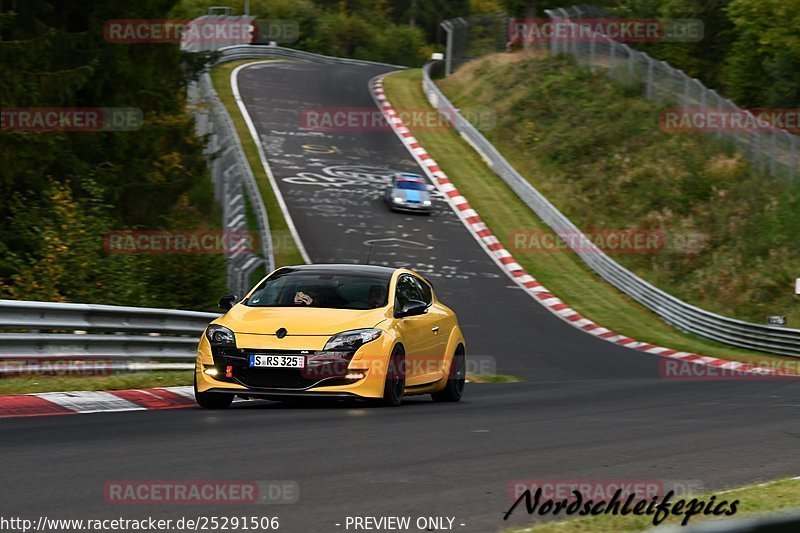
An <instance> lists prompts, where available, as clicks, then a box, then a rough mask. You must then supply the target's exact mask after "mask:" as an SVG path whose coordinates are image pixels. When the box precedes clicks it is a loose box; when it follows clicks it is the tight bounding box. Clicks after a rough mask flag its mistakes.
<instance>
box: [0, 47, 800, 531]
mask: <svg viewBox="0 0 800 533" xmlns="http://www.w3.org/2000/svg"><path fill="white" fill-rule="evenodd" d="M384 71H385V69H383V68H381V67H377V66H342V65H336V66H333V65H322V64H312V63H300V62H284V61H276V62H269V63H260V64H255V65H253V66H249V67H246V68H243V69H241V70H240V71H239V74H238V83H239V89H240V92H241V95H242V98H243V101H244V103H245V105H246V108H247V110H248V112H249V114H250V115H251V117H252V119H253V122H254V124H255V127H256V130H257V132H258V136H259V140H260V142H262V143H263V145H264V147H265V149H266V153H267V155H268V157H269V163H270V166H271V169H272V172H273V174H274V176H275V179H276V181H277V183H278V186H279V188H280V191H281V194H282V196H283V197H284V199H285V201H286V205H287V207H288V210H289V212H290V213H291V216H292V219H293V220H294V223H295V226H296V228H297V231H298V233H299V235H300V237H301V238H302V240H303V242H304V244H305V247H306V249H307V251H308V254H309V256H310V257H311V259H312V260H313V261H315V262H364V261H365V260H366V257H367V250H368V245H366V244H365V242H367V241H374V242H373V248H372V254H371V258H370V259H371V262H373V263H378V264H390V265H399V264H403V265H409V266H411V267H412V268H416V269H418V270H419V271H420V272H421V273H423V274H424V275H426V276H427V277H429V278H430V279H431V281H432V282H433V283H434V285H435V287H436V289H437V292H438V293H439V295H440V297H441V298H442V299H443V300H444V301H445V302H446V303H447V304H448V305H450V306H451V307H453V308H454V309H455V310H456V312H457V313H458V315H459V318H460V321H461V323H462V327H463V328H464V332H465V335H466V337H467V342H468V344H469V346H468V352H469V353H470V354H472V355H485V356H491V357H494V358H495V360H496V361H497V371H498V372H500V373H511V374H516V375H520V376H522V377H524V378H526V382H524V383H515V384H497V385H472V386H468V387H467V390H466V394H465V397H464V400H463V401H462V402H461V403H459V404H454V405H441V404H433V403H432V402H430V401H428V400H427V399H411V400H410V401H408V402H407V405H405V406H403V407H401V408H399V409H367V408H364V407H362V406H360V405H344V406H339V405H336V406H334V405H329V406H324V407H310V408H294V409H288V408H284V407H282V406H280V405H278V404H273V403H269V402H244V404H243V405H240V406H236V407H234V408H232V409H230V410H228V411H226V412H224V413H216V412H208V411H201V410H199V409H183V410H174V411H169V410H165V411H152V412H131V413H109V414H96V415H90V416H76V417H55V418H39V419H32V418H31V419H16V420H15V419H9V420H2V421H0V432H2V441H0V450H1V451H2V453H3V457H4V459H5V464H4V472H3V476H2V478H1V479H0V489H1V490H2V493H3V495H4V498H3V500H2V503H0V515H5V516H9V515H15V516H26V517H36V516H39V515H43V514H44V515H47V516H50V517H56V516H58V517H70V516H71V517H76V518H99V517H112V516H120V515H122V516H126V517H137V516H147V515H150V516H157V517H165V518H167V517H170V518H175V517H179V516H187V515H198V514H205V515H207V516H208V515H217V516H219V515H238V516H242V515H248V516H252V515H270V514H271V515H278V516H280V517H281V530H282V531H337V530H343V527H341V526H338V527H337V526H336V524H337V523H339V524H343V523H344V520H345V517H347V516H355V515H360V516H365V515H366V516H381V515H383V516H386V515H409V516H413V517H417V516H431V515H432V516H452V517H455V519H456V521H455V523H456V527H455V529H456V530H458V531H476V532H485V531H495V530H498V529H500V528H501V527H503V526H505V525H508V524H507V523H504V522H503V521H502V515H503V513H504V512H505V510H506V509H507V508H508V507H509V505H510V503H511V501H510V499H509V494H508V490H509V484H510V483H511V482H512V481H513V480H520V479H573V480H574V479H617V480H621V479H622V480H624V479H627V480H635V479H671V480H675V479H682V480H694V481H698V482H699V483H700V484H702V485H703V486H705V487H707V488H712V489H713V488H719V487H724V486H728V485H732V484H741V483H746V482H751V481H755V480H764V479H770V478H775V477H780V476H785V475H791V474H796V473H797V472H798V470H800V459H798V458H797V455H796V453H795V450H796V447H797V442H798V440H797V439H798V436H800V431H798V430H796V429H795V428H793V425H792V424H791V421H792V420H793V419H794V416H796V414H797V412H798V408H800V393H798V390H797V386H796V384H795V383H793V382H779V381H764V382H742V381H727V382H721V381H717V382H685V381H669V380H664V379H661V377H660V375H659V366H658V359H657V357H654V356H651V355H647V354H643V353H639V352H634V351H632V350H628V349H625V348H622V347H619V346H615V345H612V344H609V343H606V342H604V341H601V340H598V339H595V338H593V337H591V336H589V335H586V334H584V333H581V332H580V331H577V330H575V329H574V328H572V327H570V326H569V325H567V324H565V323H563V322H562V321H561V320H559V319H557V318H556V317H554V316H553V315H551V314H550V313H549V312H548V311H546V310H545V309H543V308H542V307H540V306H539V305H538V304H537V303H536V302H534V301H533V300H532V299H530V298H529V297H528V296H527V295H525V294H524V293H523V292H522V291H520V290H519V289H517V288H515V286H514V285H513V284H512V283H511V282H510V280H509V279H508V278H506V277H505V275H504V274H503V273H502V272H501V271H500V270H499V269H498V268H497V266H496V265H495V264H494V263H493V262H492V261H491V259H490V258H489V257H487V256H486V255H485V253H484V252H483V250H482V249H481V248H480V247H479V246H478V244H477V243H476V242H475V241H474V239H473V238H472V237H471V236H470V235H469V234H468V232H467V231H466V229H465V228H464V227H463V226H462V225H461V223H460V221H459V220H458V219H457V218H456V217H455V215H454V214H453V213H452V212H450V211H449V209H448V208H447V207H446V206H445V205H444V203H443V202H439V205H438V209H437V211H436V214H435V215H434V216H432V217H415V216H407V215H399V214H394V213H390V212H388V211H387V209H386V208H385V206H384V205H383V204H382V203H381V201H380V199H379V197H378V196H379V193H380V190H381V189H382V182H381V180H380V175H381V173H383V172H385V171H386V170H389V169H391V170H406V171H418V169H417V168H416V165H415V163H414V162H413V160H412V159H411V157H410V156H409V154H408V153H407V152H406V151H405V149H404V148H403V146H402V145H401V144H400V143H399V141H398V140H397V138H396V137H395V135H394V134H393V133H392V132H391V131H390V130H388V129H385V130H382V131H370V132H358V131H340V132H311V131H307V130H304V129H303V128H302V127H301V122H300V120H301V119H300V113H301V111H302V110H303V109H306V108H318V107H330V108H372V107H373V105H374V104H373V103H372V100H371V98H370V95H369V92H368V88H367V82H368V80H369V79H371V78H372V77H373V76H375V75H376V74H379V73H381V72H384ZM454 178H455V179H457V177H454ZM323 183H327V185H324V184H323ZM331 183H336V184H337V185H331ZM386 239H395V240H388V241H387V240H386ZM379 243H381V244H379ZM118 479H172V480H175V479H242V480H268V479H280V480H295V481H297V483H298V484H299V487H300V500H299V502H298V503H296V504H293V505H281V506H278V505H275V506H248V507H247V508H246V509H243V508H242V507H239V506H236V507H232V506H222V505H217V506H212V507H197V506H188V505H183V506H176V505H147V506H130V505H128V506H119V505H110V504H108V503H106V501H105V499H104V497H103V487H104V485H105V483H107V482H108V481H109V480H118ZM529 522H530V519H529V518H528V517H527V516H523V515H522V514H520V513H516V514H515V515H513V516H512V520H511V523H512V524H525V523H529ZM461 523H463V524H465V525H464V526H460V525H459V524H461Z"/></svg>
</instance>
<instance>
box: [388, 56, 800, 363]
mask: <svg viewBox="0 0 800 533" xmlns="http://www.w3.org/2000/svg"><path fill="white" fill-rule="evenodd" d="M384 87H385V90H386V94H387V96H388V98H389V99H390V101H391V102H392V104H393V105H394V107H395V108H396V109H397V110H398V111H402V110H418V109H425V108H426V107H428V102H427V100H426V99H425V96H424V94H423V92H422V88H421V73H420V71H419V70H407V71H403V72H398V73H394V74H391V75H390V76H387V77H386V79H385V81H384ZM553 90H554V91H555V90H556V88H554V89H553ZM413 133H414V136H415V137H416V138H417V139H419V140H420V142H421V143H422V144H423V145H424V146H425V148H426V149H427V150H428V152H430V154H431V156H432V157H433V158H434V159H436V161H437V162H438V163H439V164H440V165H441V166H442V169H443V170H444V171H445V172H446V173H447V175H448V176H449V177H450V179H451V180H452V181H453V183H454V184H455V186H456V187H458V189H459V190H460V191H461V192H462V193H463V194H464V195H465V196H466V197H467V199H469V202H470V204H471V205H472V207H474V208H475V209H476V210H477V211H478V213H479V214H480V215H481V218H482V219H483V220H484V222H486V223H487V224H488V226H489V228H490V229H491V230H492V231H493V233H494V234H495V235H496V236H497V237H498V239H500V240H501V241H502V243H503V245H504V246H505V247H506V248H508V249H509V250H512V253H513V254H514V257H515V258H516V259H517V261H518V262H519V263H520V264H522V266H523V267H525V269H526V270H527V271H528V272H529V273H530V274H531V275H533V276H534V277H536V278H537V279H538V280H539V281H540V282H541V283H543V284H544V285H545V286H546V287H547V288H548V289H550V290H551V291H552V292H553V293H554V294H556V295H557V296H558V297H559V298H561V299H562V300H564V301H565V302H566V303H567V304H569V305H570V306H572V307H573V308H575V309H577V310H578V311H579V312H580V313H581V314H583V315H584V316H586V317H588V318H590V319H592V320H594V321H596V322H597V323H599V324H601V325H603V326H605V327H607V328H610V329H612V330H614V331H616V332H618V333H622V334H625V335H628V336H630V337H633V338H634V339H637V340H641V341H646V342H649V343H653V344H658V345H661V346H666V347H669V348H674V349H677V350H683V351H690V352H696V353H701V354H704V355H710V356H717V357H722V358H727V359H735V360H742V361H755V362H757V361H759V360H765V359H770V360H775V359H787V360H788V359H790V358H782V357H780V356H761V355H758V354H756V353H754V352H751V351H748V350H743V349H737V348H732V347H728V346H723V345H721V344H718V343H715V342H712V341H708V340H705V339H700V338H698V337H695V336H692V335H687V334H684V333H681V332H679V331H677V330H676V329H674V328H672V327H671V326H669V325H667V324H666V323H665V322H663V321H662V320H661V319H659V318H658V317H657V316H656V315H654V314H653V313H651V312H650V311H648V310H647V309H645V308H644V307H642V306H641V305H639V304H638V303H636V302H635V301H634V300H632V299H631V298H629V297H627V296H626V295H624V294H623V293H621V292H620V291H618V290H617V289H615V288H614V287H612V286H611V285H609V284H608V283H606V282H605V281H603V280H602V279H601V278H600V277H599V276H597V275H596V274H594V273H593V272H592V271H590V270H589V269H588V267H586V266H585V264H584V263H583V262H582V261H581V260H580V259H579V258H578V257H577V256H576V255H574V254H567V253H539V254H517V253H514V252H513V242H511V240H512V238H511V234H512V232H514V231H517V230H541V231H549V230H548V228H547V226H546V225H545V224H544V223H543V222H542V221H541V220H540V219H539V218H538V217H537V216H536V215H535V214H534V213H533V212H532V211H531V210H530V209H529V208H528V206H527V205H525V204H524V203H523V202H522V200H520V199H519V197H518V196H517V195H516V194H515V193H514V192H513V191H512V190H511V189H510V188H508V186H507V185H506V184H505V183H504V182H503V181H502V180H501V179H500V178H499V177H497V176H496V175H495V174H494V173H493V172H492V171H491V170H490V169H489V168H488V167H487V166H486V165H485V164H484V162H483V160H482V159H481V158H480V156H479V155H478V154H477V153H476V152H475V151H474V150H473V149H472V148H471V147H470V146H469V145H468V144H467V143H466V142H465V141H464V140H463V139H462V138H461V137H460V136H459V135H458V134H457V133H456V132H455V131H454V130H451V129H436V128H430V129H415V130H413ZM504 153H505V151H504ZM506 155H507V154H506ZM512 162H513V161H512Z"/></svg>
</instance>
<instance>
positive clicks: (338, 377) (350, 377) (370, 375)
mask: <svg viewBox="0 0 800 533" xmlns="http://www.w3.org/2000/svg"><path fill="white" fill-rule="evenodd" d="M243 337H244V339H245V342H244V343H240V344H243V345H245V346H251V347H248V348H241V349H237V350H233V349H229V350H232V351H229V352H228V353H221V352H220V350H218V349H215V350H212V349H211V346H210V345H209V344H208V341H207V340H206V339H205V337H204V338H203V340H202V341H201V342H200V345H199V346H198V354H197V362H196V365H195V375H196V378H197V390H198V391H200V392H209V391H212V392H221V391H224V392H228V393H232V394H238V395H241V396H252V397H264V398H268V397H287V396H334V397H361V398H380V397H382V396H383V386H384V382H385V381H386V372H387V363H388V355H387V354H389V353H391V349H392V346H393V343H394V339H391V338H390V337H388V336H387V335H384V336H383V337H382V338H380V339H378V340H375V341H373V342H370V343H367V344H366V345H364V346H362V347H361V348H360V349H359V350H358V351H356V353H355V355H354V356H353V357H352V359H351V360H350V361H349V362H348V361H336V362H334V363H332V364H328V365H319V366H316V367H315V366H311V365H309V364H308V361H307V363H306V364H307V367H306V369H304V370H302V371H301V370H300V369H266V368H251V367H249V366H247V358H246V356H245V354H246V353H248V352H250V353H252V352H258V353H264V352H267V351H268V352H273V351H274V352H276V353H278V352H279V353H283V352H291V353H292V354H296V353H298V352H299V351H300V350H298V349H297V348H298V346H297V345H298V344H299V343H302V341H299V340H298V339H294V342H292V340H291V339H290V340H289V342H287V343H284V342H283V341H284V340H286V339H289V337H287V338H286V339H281V340H275V339H274V337H272V336H266V335H264V336H261V335H249V336H243ZM248 337H249V339H248ZM258 337H263V338H265V339H267V340H264V339H256V340H254V339H253V338H258ZM270 337H272V338H271V339H270ZM247 340H250V342H251V343H252V344H248V343H247ZM237 342H239V336H237ZM314 342H317V343H319V342H320V341H319V340H312V341H310V342H309V343H306V346H307V348H308V350H305V351H308V352H309V354H308V356H313V355H316V354H319V349H320V348H321V347H320V346H317V345H315V344H314ZM322 342H324V340H323V341H322ZM292 344H293V345H294V346H292ZM281 346H286V348H283V347H281ZM290 348H294V349H290ZM315 348H316V349H315ZM207 371H208V372H212V373H216V375H209V373H208V372H207Z"/></svg>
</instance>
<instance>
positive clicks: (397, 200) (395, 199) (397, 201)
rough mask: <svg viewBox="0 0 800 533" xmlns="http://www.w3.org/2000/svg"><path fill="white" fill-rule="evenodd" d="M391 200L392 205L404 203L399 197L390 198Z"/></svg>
mask: <svg viewBox="0 0 800 533" xmlns="http://www.w3.org/2000/svg"><path fill="white" fill-rule="evenodd" d="M392 200H393V201H394V203H396V204H402V203H403V202H405V200H403V198H402V197H400V196H395V197H394V198H392Z"/></svg>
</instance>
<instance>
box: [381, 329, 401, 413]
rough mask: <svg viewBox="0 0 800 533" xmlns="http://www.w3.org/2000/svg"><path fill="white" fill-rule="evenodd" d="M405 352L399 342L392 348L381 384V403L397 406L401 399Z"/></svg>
mask: <svg viewBox="0 0 800 533" xmlns="http://www.w3.org/2000/svg"><path fill="white" fill-rule="evenodd" d="M405 358H406V352H405V350H403V347H402V346H400V345H399V344H398V345H397V346H395V347H394V350H392V356H391V357H390V358H389V366H388V368H387V369H386V382H385V383H384V385H383V405H386V406H389V407H397V406H398V405H400V403H401V402H402V401H403V391H405V388H406V374H405Z"/></svg>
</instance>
